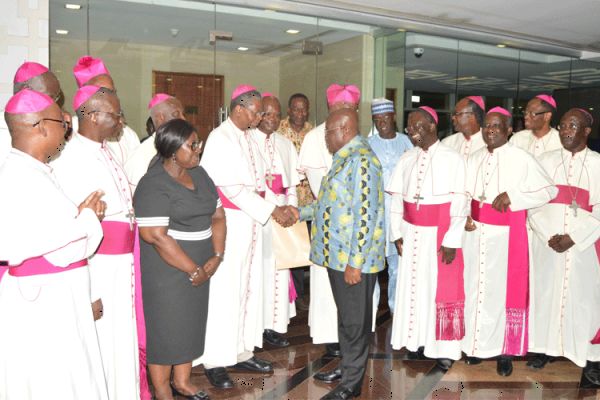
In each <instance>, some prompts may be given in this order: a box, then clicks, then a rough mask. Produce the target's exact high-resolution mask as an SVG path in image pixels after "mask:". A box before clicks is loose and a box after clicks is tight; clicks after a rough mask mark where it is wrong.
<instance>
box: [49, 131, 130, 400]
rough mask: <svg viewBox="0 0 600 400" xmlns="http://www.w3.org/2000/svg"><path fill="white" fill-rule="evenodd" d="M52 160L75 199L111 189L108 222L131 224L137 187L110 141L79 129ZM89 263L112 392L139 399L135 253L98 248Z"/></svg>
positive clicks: (106, 198)
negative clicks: (100, 312) (133, 190)
mask: <svg viewBox="0 0 600 400" xmlns="http://www.w3.org/2000/svg"><path fill="white" fill-rule="evenodd" d="M50 165H51V166H52V168H54V172H55V175H56V177H57V180H58V182H59V184H60V186H61V187H62V189H63V190H64V192H65V193H66V195H67V196H68V197H69V198H70V199H71V200H72V201H73V202H74V203H75V204H79V203H81V202H82V201H83V200H84V199H85V198H86V197H87V196H88V195H89V194H90V193H91V192H93V191H95V190H98V189H101V190H103V191H104V193H105V194H104V196H103V197H102V200H104V201H105V202H106V214H105V218H104V220H103V225H104V224H106V223H109V222H120V223H122V224H123V225H124V224H127V227H128V228H129V224H130V222H131V218H132V217H133V206H132V203H131V199H132V196H131V190H130V188H129V184H128V182H127V178H126V176H125V173H124V172H123V169H122V167H121V166H120V164H119V163H118V162H117V161H116V160H115V159H114V156H113V155H112V152H111V151H110V150H108V149H107V148H106V146H105V145H103V144H101V143H98V142H95V141H92V140H90V139H88V138H86V137H84V136H82V135H80V134H79V133H73V137H72V138H71V140H70V141H69V142H68V143H67V144H66V145H65V148H64V150H63V151H62V153H61V154H60V156H59V157H58V158H57V159H56V160H54V161H52V163H51V164H50ZM105 236H106V235H105ZM105 241H106V239H105ZM89 263H90V276H91V292H92V301H96V300H97V299H101V300H102V304H103V306H104V313H103V316H102V318H100V319H99V320H98V321H96V330H97V332H98V340H99V343H100V351H101V353H102V361H103V363H104V372H105V375H106V381H107V384H108V393H109V397H110V398H111V400H112V399H127V400H129V399H138V398H139V397H140V393H139V388H140V385H139V359H138V342H137V330H136V317H135V309H134V296H135V287H134V264H133V253H131V252H129V253H126V254H122V253H119V254H95V255H94V256H92V257H90V259H89Z"/></svg>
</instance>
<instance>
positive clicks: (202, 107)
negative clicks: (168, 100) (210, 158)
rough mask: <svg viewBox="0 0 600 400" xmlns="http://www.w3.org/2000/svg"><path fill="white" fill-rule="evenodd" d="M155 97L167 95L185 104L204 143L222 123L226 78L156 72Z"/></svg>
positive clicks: (153, 74) (186, 114) (191, 120)
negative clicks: (220, 112)
mask: <svg viewBox="0 0 600 400" xmlns="http://www.w3.org/2000/svg"><path fill="white" fill-rule="evenodd" d="M152 77H153V95H154V94H156V93H167V94H169V95H171V96H174V97H177V98H178V99H179V101H181V103H182V104H183V111H184V113H185V117H186V118H187V120H188V121H189V122H190V123H191V124H192V125H194V126H195V127H196V129H197V131H198V135H199V136H200V139H201V140H204V141H205V140H206V137H207V136H208V134H209V133H210V131H212V130H213V129H214V128H215V127H216V126H218V124H219V118H218V116H219V108H220V107H223V97H224V94H223V85H224V77H223V75H201V74H190V73H184V72H165V71H153V72H152Z"/></svg>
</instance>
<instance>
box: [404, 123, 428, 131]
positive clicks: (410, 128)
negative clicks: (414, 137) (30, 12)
mask: <svg viewBox="0 0 600 400" xmlns="http://www.w3.org/2000/svg"><path fill="white" fill-rule="evenodd" d="M415 131H416V132H419V133H423V132H425V127H424V126H423V125H415V126H410V125H409V126H407V127H406V128H404V132H405V133H410V132H415Z"/></svg>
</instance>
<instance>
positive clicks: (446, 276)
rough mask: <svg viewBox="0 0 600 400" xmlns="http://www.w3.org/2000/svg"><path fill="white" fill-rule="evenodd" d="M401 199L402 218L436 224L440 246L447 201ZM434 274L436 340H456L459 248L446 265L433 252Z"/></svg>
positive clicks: (460, 314)
mask: <svg viewBox="0 0 600 400" xmlns="http://www.w3.org/2000/svg"><path fill="white" fill-rule="evenodd" d="M418 207H419V208H418V209H417V205H416V204H414V203H408V202H406V201H405V202H404V220H405V221H406V222H408V223H409V224H412V225H417V226H436V227H437V242H436V248H437V249H438V250H439V248H440V247H441V246H442V241H443V240H444V235H445V234H446V232H448V229H449V228H450V203H444V204H419V206H418ZM437 262H438V271H437V272H438V273H437V288H436V293H435V306H436V324H435V325H436V328H435V338H436V340H460V339H462V338H463V336H464V335H465V316H464V310H465V289H464V277H463V274H464V260H463V252H462V249H456V257H455V258H454V261H452V263H450V264H445V263H444V262H443V261H442V253H441V252H440V251H438V253H437Z"/></svg>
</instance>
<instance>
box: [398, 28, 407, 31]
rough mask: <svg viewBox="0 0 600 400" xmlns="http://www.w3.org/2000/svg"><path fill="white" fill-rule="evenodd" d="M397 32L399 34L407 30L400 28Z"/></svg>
mask: <svg viewBox="0 0 600 400" xmlns="http://www.w3.org/2000/svg"><path fill="white" fill-rule="evenodd" d="M396 30H397V31H398V32H406V29H404V28H398V29H396Z"/></svg>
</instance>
